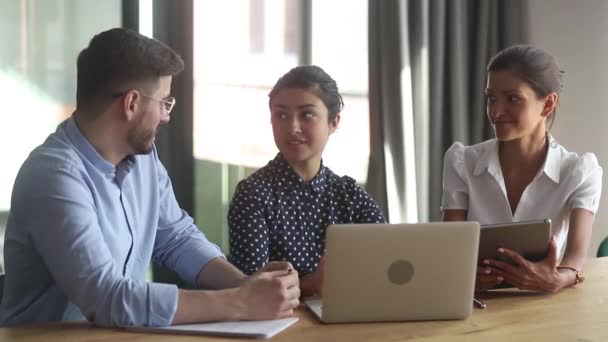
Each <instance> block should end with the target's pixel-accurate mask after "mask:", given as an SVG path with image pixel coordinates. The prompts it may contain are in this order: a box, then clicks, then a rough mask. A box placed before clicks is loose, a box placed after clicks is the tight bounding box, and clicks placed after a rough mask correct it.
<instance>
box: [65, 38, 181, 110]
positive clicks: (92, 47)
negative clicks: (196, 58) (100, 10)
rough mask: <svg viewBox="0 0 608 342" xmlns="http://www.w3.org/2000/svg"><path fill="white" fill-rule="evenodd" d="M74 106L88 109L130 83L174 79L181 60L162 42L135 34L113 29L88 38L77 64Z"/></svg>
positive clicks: (179, 70) (179, 68)
mask: <svg viewBox="0 0 608 342" xmlns="http://www.w3.org/2000/svg"><path fill="white" fill-rule="evenodd" d="M76 68H77V85H76V106H77V107H79V108H82V107H91V106H94V105H95V104H97V103H98V102H99V101H100V100H102V99H103V98H104V97H106V96H109V95H111V94H110V92H113V91H118V90H121V89H120V87H121V86H122V85H123V84H124V83H127V82H131V81H149V80H152V79H154V78H157V77H161V76H175V75H176V74H178V73H179V72H181V71H182V69H183V68H184V62H183V60H182V59H181V57H180V56H179V55H178V54H177V53H175V51H173V50H172V49H171V48H170V47H168V46H167V45H165V44H163V43H162V42H160V41H158V40H155V39H151V38H148V37H146V36H144V35H141V34H139V33H138V32H135V31H132V30H129V29H125V28H113V29H110V30H107V31H104V32H101V33H99V34H97V35H95V37H93V39H91V41H90V43H89V46H88V47H86V48H85V49H84V50H82V51H81V52H80V55H78V61H77V65H76Z"/></svg>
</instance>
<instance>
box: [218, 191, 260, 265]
mask: <svg viewBox="0 0 608 342" xmlns="http://www.w3.org/2000/svg"><path fill="white" fill-rule="evenodd" d="M254 194H255V191H254V190H253V187H251V186H250V185H249V184H248V183H247V180H244V181H241V182H240V183H239V184H238V186H237V188H236V190H235V192H234V196H233V198H232V201H231V202H230V209H229V211H228V226H229V239H230V261H231V262H232V263H233V264H234V265H235V266H236V267H237V268H239V269H240V270H241V271H243V273H245V274H253V273H255V272H256V271H257V270H259V269H260V268H261V267H262V266H264V265H265V264H266V263H267V262H268V259H269V252H268V248H269V237H268V225H267V223H266V218H265V215H264V206H263V201H261V200H259V199H258V198H257V197H256V196H255V195H254Z"/></svg>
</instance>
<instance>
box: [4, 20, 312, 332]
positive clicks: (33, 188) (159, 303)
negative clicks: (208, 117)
mask: <svg viewBox="0 0 608 342" xmlns="http://www.w3.org/2000/svg"><path fill="white" fill-rule="evenodd" d="M183 67H184V64H183V61H182V59H181V58H180V57H179V56H178V55H177V54H176V53H175V52H174V51H173V50H171V49H170V48H169V47H167V46H166V45H165V44H163V43H161V42H159V41H157V40H154V39H150V38H147V37H145V36H142V35H140V34H139V33H137V32H134V31H130V30H126V29H120V28H117V29H111V30H108V31H105V32H102V33H100V34H98V35H96V36H95V37H93V39H92V40H91V41H90V43H89V46H88V47H87V48H85V49H84V50H83V51H82V52H81V53H80V55H79V57H78V62H77V71H78V72H77V74H78V77H77V94H76V102H77V105H76V110H75V111H74V113H73V115H72V116H71V117H70V118H68V119H67V120H66V121H64V122H63V123H61V124H60V125H59V126H58V128H57V130H56V131H55V132H54V133H53V134H51V135H50V136H49V137H48V138H47V140H46V141H45V142H44V143H43V144H42V145H40V146H39V147H37V148H36V149H35V150H34V151H32V153H31V154H30V156H29V157H28V159H27V160H26V161H25V162H24V164H23V165H22V167H21V169H20V171H19V174H18V176H17V179H16V181H15V185H14V188H13V195H12V201H11V203H12V205H11V210H10V214H9V219H8V224H7V228H6V236H5V244H4V248H5V253H4V255H5V266H6V277H5V286H4V295H3V297H2V302H1V304H0V326H7V325H20V324H26V323H41V322H51V321H60V320H74V319H87V320H89V321H91V322H94V323H95V324H97V325H102V326H165V325H171V324H180V323H192V322H205V321H221V320H258V319H275V318H282V317H286V316H290V315H292V313H293V308H295V307H296V306H297V305H298V304H299V301H298V298H299V295H300V290H299V281H298V274H297V272H295V271H294V270H293V269H292V267H291V265H290V264H289V263H287V262H275V263H271V264H268V265H266V266H265V267H264V268H263V269H262V270H260V271H259V272H258V273H256V274H254V275H252V276H250V277H247V276H245V275H244V274H243V273H242V272H241V271H239V270H238V269H237V268H235V267H234V266H232V264H230V263H229V262H227V261H226V259H225V257H224V255H222V253H221V251H220V249H219V248H218V247H217V246H216V245H214V244H212V243H211V242H209V241H208V240H207V239H206V237H205V236H204V235H203V233H201V232H200V230H199V229H198V228H197V227H196V226H195V225H194V223H193V219H192V218H191V217H190V216H189V215H188V214H187V213H186V212H185V211H183V210H181V208H180V207H179V205H178V203H177V201H176V200H175V196H174V194H173V189H172V186H171V182H170V180H169V177H168V175H167V172H166V170H165V168H164V167H163V165H162V163H161V162H160V160H159V158H158V154H157V151H156V148H155V145H154V138H155V136H156V132H157V130H158V128H159V127H160V126H161V125H164V124H167V123H168V122H169V120H170V114H171V110H172V109H173V107H174V105H175V99H174V98H173V97H171V96H170V92H171V81H172V79H173V76H175V75H176V74H178V73H179V72H180V71H182V69H183ZM151 261H154V262H156V263H158V264H161V265H164V266H166V267H168V268H170V269H173V270H174V271H176V272H177V273H178V274H179V275H180V276H181V277H182V278H183V279H184V280H186V281H187V282H189V283H191V284H192V285H195V286H198V287H200V288H202V289H205V290H182V289H178V288H177V287H176V286H175V285H171V284H160V283H152V282H148V281H146V274H147V271H148V267H149V265H150V262H151ZM210 289H213V290H214V291H209V290H210Z"/></svg>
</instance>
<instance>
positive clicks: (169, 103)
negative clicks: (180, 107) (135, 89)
mask: <svg viewBox="0 0 608 342" xmlns="http://www.w3.org/2000/svg"><path fill="white" fill-rule="evenodd" d="M141 96H143V97H147V98H149V99H152V100H156V101H160V102H162V104H163V105H164V107H165V112H164V113H163V117H166V116H169V114H171V110H172V109H173V106H175V97H173V96H171V97H167V98H165V99H157V98H155V97H152V96H148V95H144V94H141Z"/></svg>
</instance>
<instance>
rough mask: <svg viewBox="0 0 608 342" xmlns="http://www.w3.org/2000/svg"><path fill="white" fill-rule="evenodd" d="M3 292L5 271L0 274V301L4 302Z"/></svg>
mask: <svg viewBox="0 0 608 342" xmlns="http://www.w3.org/2000/svg"><path fill="white" fill-rule="evenodd" d="M3 294H4V273H3V274H0V303H2V295H3Z"/></svg>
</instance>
